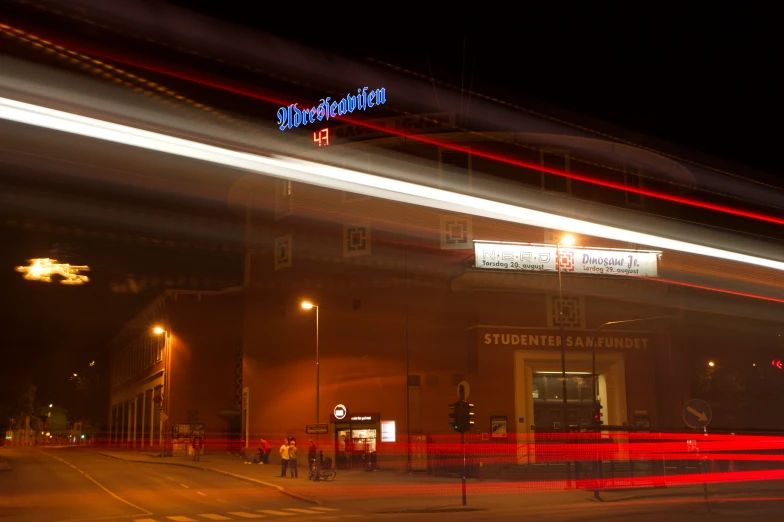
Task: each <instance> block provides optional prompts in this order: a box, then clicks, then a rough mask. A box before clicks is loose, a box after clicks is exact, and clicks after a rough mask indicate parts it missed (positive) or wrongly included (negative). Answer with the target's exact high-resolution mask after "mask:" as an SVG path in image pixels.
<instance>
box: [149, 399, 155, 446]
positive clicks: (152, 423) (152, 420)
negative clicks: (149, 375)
mask: <svg viewBox="0 0 784 522" xmlns="http://www.w3.org/2000/svg"><path fill="white" fill-rule="evenodd" d="M148 391H149V392H150V446H155V429H154V428H155V402H154V401H153V399H154V398H155V390H152V389H150V390H148Z"/></svg>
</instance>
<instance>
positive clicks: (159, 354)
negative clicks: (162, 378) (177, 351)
mask: <svg viewBox="0 0 784 522" xmlns="http://www.w3.org/2000/svg"><path fill="white" fill-rule="evenodd" d="M155 339H157V341H156V343H155V362H158V361H160V360H162V359H163V344H164V343H165V342H166V341H165V339H166V336H164V335H157V336H155Z"/></svg>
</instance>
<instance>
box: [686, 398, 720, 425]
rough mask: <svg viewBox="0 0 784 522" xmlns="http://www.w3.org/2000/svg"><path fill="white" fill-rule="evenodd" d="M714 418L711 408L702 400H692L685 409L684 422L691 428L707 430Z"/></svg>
mask: <svg viewBox="0 0 784 522" xmlns="http://www.w3.org/2000/svg"><path fill="white" fill-rule="evenodd" d="M712 418H713V412H712V411H711V408H710V406H709V405H708V403H707V402H705V401H704V400H702V399H692V400H690V401H689V402H687V403H686V406H684V408H683V422H685V423H686V426H688V427H690V428H694V429H702V428H705V427H706V426H707V425H708V424H710V421H711V419H712Z"/></svg>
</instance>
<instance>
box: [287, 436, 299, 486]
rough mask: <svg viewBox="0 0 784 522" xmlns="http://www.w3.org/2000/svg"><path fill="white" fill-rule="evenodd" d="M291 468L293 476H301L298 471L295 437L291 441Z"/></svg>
mask: <svg viewBox="0 0 784 522" xmlns="http://www.w3.org/2000/svg"><path fill="white" fill-rule="evenodd" d="M289 469H290V470H291V478H299V474H298V472H297V441H296V440H293V439H292V440H291V442H290V443H289Z"/></svg>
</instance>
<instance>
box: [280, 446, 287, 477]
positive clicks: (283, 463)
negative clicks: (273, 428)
mask: <svg viewBox="0 0 784 522" xmlns="http://www.w3.org/2000/svg"><path fill="white" fill-rule="evenodd" d="M279 451H280V476H281V477H285V476H286V470H288V468H289V440H288V439H283V445H282V446H281V447H280V450H279Z"/></svg>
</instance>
